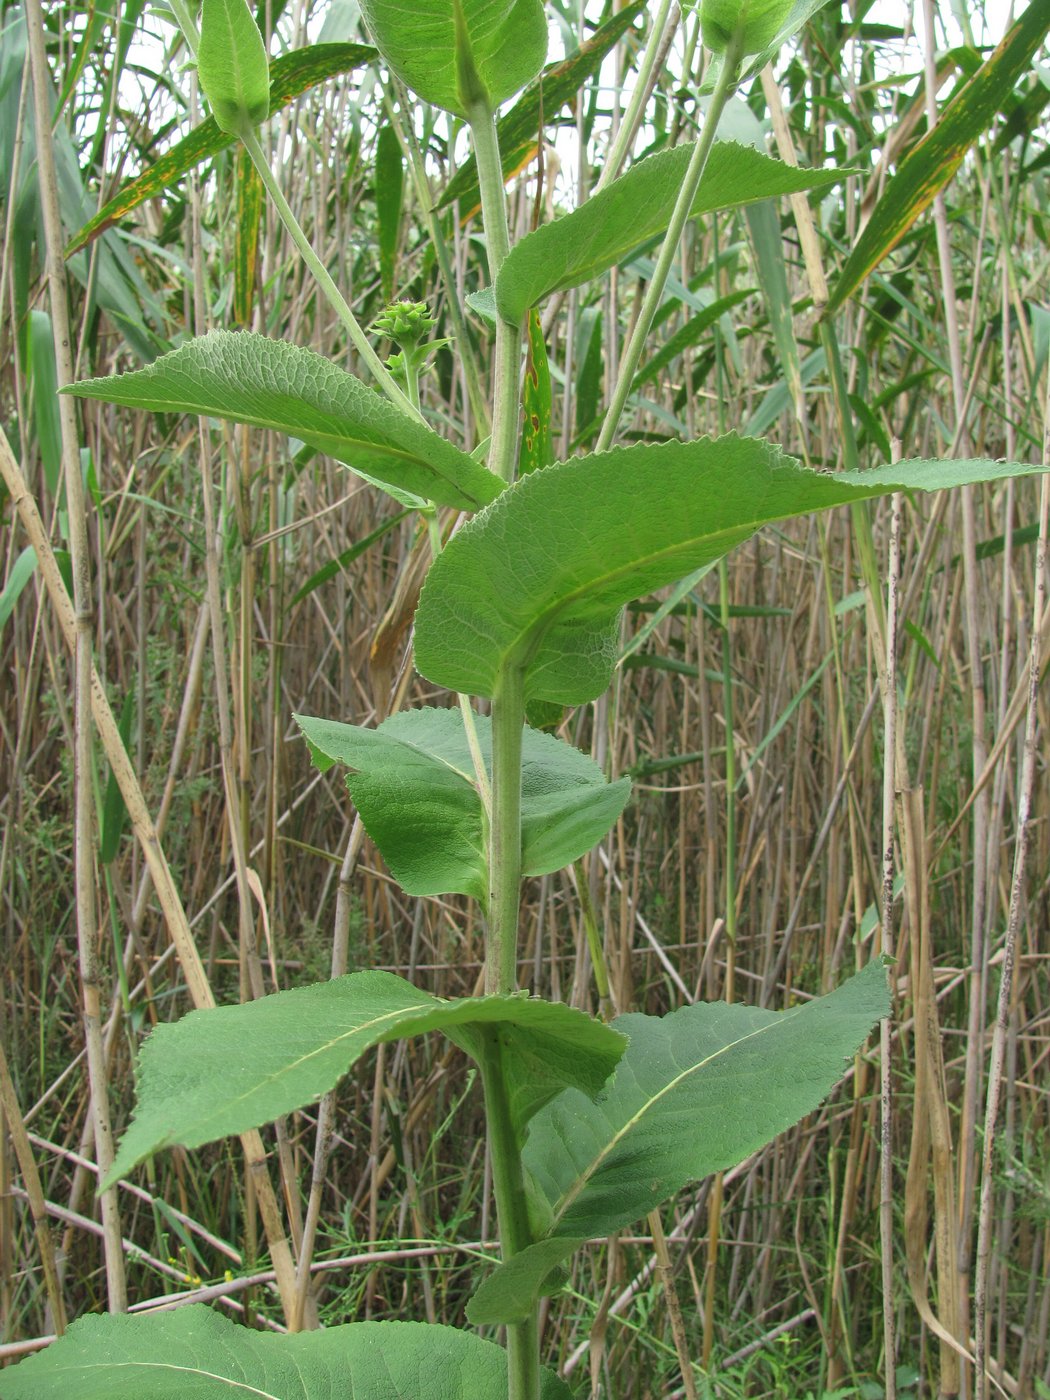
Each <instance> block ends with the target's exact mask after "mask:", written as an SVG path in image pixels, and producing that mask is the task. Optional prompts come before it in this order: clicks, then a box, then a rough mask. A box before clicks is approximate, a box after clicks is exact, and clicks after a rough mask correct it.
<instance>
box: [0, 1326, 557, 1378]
mask: <svg viewBox="0 0 1050 1400" xmlns="http://www.w3.org/2000/svg"><path fill="white" fill-rule="evenodd" d="M506 1393H507V1359H506V1352H505V1351H504V1350H503V1348H502V1347H499V1346H497V1345H496V1344H495V1342H486V1341H483V1340H482V1339H481V1338H480V1337H476V1336H474V1334H473V1333H471V1332H462V1331H460V1330H459V1329H458V1328H455V1327H441V1326H428V1325H427V1324H426V1323H421V1322H350V1323H345V1324H344V1325H343V1326H339V1327H326V1328H323V1329H321V1330H319V1331H313V1332H299V1333H295V1334H293V1335H290V1336H289V1335H281V1334H275V1333H273V1332H259V1331H256V1330H255V1329H253V1328H250V1327H242V1326H239V1325H238V1324H237V1323H235V1322H231V1321H230V1319H229V1318H226V1317H222V1316H221V1315H220V1314H219V1313H216V1312H212V1310H211V1309H210V1308H206V1307H204V1306H203V1305H202V1304H195V1305H193V1306H191V1307H186V1308H178V1309H177V1310H176V1311H174V1312H166V1313H160V1314H159V1315H157V1316H155V1317H129V1316H126V1315H124V1316H122V1315H120V1314H117V1313H110V1314H108V1315H106V1316H101V1317H100V1316H95V1315H91V1314H89V1315H88V1316H86V1317H82V1318H80V1319H78V1320H77V1321H76V1322H74V1323H73V1325H72V1326H71V1327H70V1329H69V1331H68V1332H67V1333H66V1334H65V1336H63V1337H61V1338H59V1340H58V1341H55V1342H52V1343H51V1345H50V1346H49V1347H48V1348H47V1349H46V1350H45V1351H42V1352H38V1353H37V1354H36V1355H35V1356H30V1357H28V1358H27V1359H26V1360H25V1361H23V1362H21V1364H20V1365H18V1366H14V1367H10V1368H8V1370H6V1371H5V1372H4V1397H5V1400H71V1397H73V1400H143V1397H144V1396H148V1397H149V1400H219V1397H228V1396H230V1395H235V1394H236V1395H253V1396H256V1397H262V1398H263V1400H319V1397H321V1396H347V1397H349V1396H353V1400H405V1397H406V1396H411V1397H412V1400H492V1398H493V1396H498V1395H505V1394H506ZM571 1395H572V1392H571V1391H570V1390H569V1387H568V1386H567V1385H566V1384H565V1382H564V1381H560V1380H558V1378H557V1377H556V1376H554V1375H553V1374H552V1373H551V1372H550V1371H546V1370H545V1371H544V1372H543V1374H542V1378H541V1381H540V1396H541V1400H571Z"/></svg>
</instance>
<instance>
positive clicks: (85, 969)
mask: <svg viewBox="0 0 1050 1400" xmlns="http://www.w3.org/2000/svg"><path fill="white" fill-rule="evenodd" d="M26 27H27V37H28V43H29V59H30V66H31V69H32V74H33V110H34V116H35V120H36V151H37V165H38V169H39V173H40V199H41V206H42V211H43V216H44V238H45V244H46V250H47V279H48V290H49V293H50V305H51V322H52V325H53V327H54V339H55V359H56V369H57V376H58V386H59V388H62V387H64V386H65V385H67V384H70V383H72V381H73V377H74V376H73V361H72V332H71V330H70V324H69V290H68V287H67V285H66V269H65V260H64V258H63V255H62V248H63V234H62V220H61V215H60V213H59V202H58V179H57V175H56V173H55V158H54V148H53V145H52V136H51V107H50V102H49V100H48V95H49V92H50V72H49V69H48V65H47V54H46V51H45V48H44V14H43V10H42V8H41V5H40V0H29V3H28V4H27V6H26ZM59 423H60V427H61V438H62V477H63V482H64V484H65V490H66V509H67V513H68V520H69V553H70V559H71V563H72V572H73V627H74V637H75V642H74V647H73V659H74V684H73V723H74V731H75V732H74V759H73V799H74V851H75V862H74V884H75V889H76V925H77V946H78V949H79V960H80V980H81V992H82V996H83V1017H84V1039H85V1043H86V1047H87V1065H88V1083H89V1086H90V1114H91V1118H92V1120H93V1124H94V1136H95V1155H96V1160H97V1162H98V1165H99V1171H100V1173H101V1174H102V1175H105V1173H106V1172H107V1171H108V1170H109V1168H110V1166H111V1165H112V1163H113V1129H112V1123H111V1118H110V1109H109V1085H108V1081H107V1076H106V1057H105V1050H104V1047H103V1043H102V1021H101V1014H100V1013H101V987H102V975H103V974H102V967H101V961H100V958H99V953H98V918H97V909H96V905H95V878H96V868H95V806H94V796H93V793H92V783H93V772H94V758H93V748H94V728H93V725H92V717H91V682H92V672H93V669H94V668H93V662H92V649H93V643H94V638H93V622H94V608H93V604H92V584H91V552H90V551H91V546H90V542H89V539H88V519H87V502H86V493H85V490H84V483H83V478H82V476H81V470H80V443H79V434H78V430H77V421H76V409H75V406H74V404H73V401H72V400H71V399H69V398H63V399H62V400H60V403H59ZM99 1205H100V1207H101V1211H102V1225H103V1240H104V1243H105V1260H106V1286H107V1292H108V1302H109V1310H110V1312H125V1311H126V1310H127V1284H126V1280H125V1276H124V1253H123V1249H122V1246H121V1227H120V1212H119V1208H118V1204H117V1196H116V1192H115V1191H114V1190H113V1189H112V1188H110V1189H109V1190H108V1191H104V1192H102V1194H101V1196H100V1198H99Z"/></svg>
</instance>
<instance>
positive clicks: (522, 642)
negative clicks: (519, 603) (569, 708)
mask: <svg viewBox="0 0 1050 1400" xmlns="http://www.w3.org/2000/svg"><path fill="white" fill-rule="evenodd" d="M766 523H767V522H766V521H765V520H762V521H759V522H758V523H757V524H747V525H743V526H734V527H733V528H732V529H727V530H716V531H715V532H714V533H713V534H702V535H693V536H690V538H689V539H688V540H680V541H679V542H678V543H677V544H674V545H670V546H668V547H667V548H666V549H660V550H656V551H654V552H652V553H647V554H643V555H637V556H635V557H634V558H633V559H631V560H629V561H628V562H627V563H625V564H623V565H621V566H620V567H619V568H617V569H610V570H609V571H608V572H607V573H605V574H601V575H599V576H598V577H597V578H593V577H592V578H591V579H589V580H588V581H587V582H586V583H582V584H580V585H579V586H578V587H577V588H574V589H573V590H572V591H571V592H570V593H565V594H563V595H562V596H561V597H560V598H558V599H556V600H555V601H554V602H553V603H551V604H549V606H547V607H546V608H544V610H543V611H542V612H541V613H540V614H539V615H538V617H537V618H536V620H535V622H533V623H531V624H530V625H529V626H528V627H525V628H523V629H522V631H521V632H520V633H519V634H518V636H517V637H516V638H515V640H514V641H513V642H511V643H510V645H509V646H507V647H506V648H505V649H504V651H503V654H502V657H501V659H500V661H498V662H497V664H496V668H495V674H496V676H497V677H498V676H499V675H500V674H501V673H502V672H503V671H504V670H505V669H510V668H511V667H514V666H518V667H520V669H521V670H522V671H523V672H524V671H527V670H528V667H529V664H530V663H531V662H532V660H533V659H534V658H535V655H536V652H537V651H538V650H539V648H540V646H541V645H542V643H543V639H544V637H545V635H546V634H547V633H548V632H549V631H550V630H551V628H552V627H553V626H554V624H555V622H557V620H558V618H559V616H560V615H561V614H562V613H563V612H565V611H566V610H567V609H569V608H570V607H571V606H572V604H573V603H576V602H579V601H580V600H582V599H584V598H586V597H587V595H588V594H589V593H595V592H597V591H598V590H599V589H604V588H607V587H609V586H610V585H612V584H615V583H617V582H618V581H619V580H620V579H623V578H627V577H629V575H630V574H631V572H632V571H633V570H635V569H637V568H638V567H639V566H640V565H641V564H649V563H654V562H657V561H658V560H660V559H663V558H670V557H671V556H672V555H674V554H677V553H678V552H679V551H680V550H683V549H688V548H689V547H690V546H691V545H694V544H699V543H700V542H701V541H702V540H711V541H712V542H713V541H716V540H718V539H721V538H725V539H731V540H732V543H731V544H730V545H729V548H734V547H735V546H736V545H738V544H744V543H745V542H746V541H747V540H748V539H749V538H750V537H751V536H752V535H753V534H754V533H755V531H756V530H759V529H761V528H762V525H764V524H766ZM742 531H743V532H744V533H741V532H742ZM715 557H716V558H717V557H718V556H717V555H716V556H715ZM655 586H657V587H659V586H660V585H655ZM628 601H629V600H628ZM619 606H623V604H620V605H619ZM516 653H520V659H519V658H518V656H516Z"/></svg>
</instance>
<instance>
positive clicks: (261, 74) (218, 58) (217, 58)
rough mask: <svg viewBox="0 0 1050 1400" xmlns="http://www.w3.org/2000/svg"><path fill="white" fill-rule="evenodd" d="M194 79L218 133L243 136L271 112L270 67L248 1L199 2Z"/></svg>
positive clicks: (205, 0)
mask: <svg viewBox="0 0 1050 1400" xmlns="http://www.w3.org/2000/svg"><path fill="white" fill-rule="evenodd" d="M197 77H198V78H199V79H200V85H201V88H202V90H203V92H204V95H205V97H206V98H207V99H208V105H209V106H210V107H211V110H212V116H213V117H214V118H215V121H216V124H217V125H218V127H219V130H220V131H226V132H229V133H230V135H231V136H242V135H245V134H247V133H248V132H250V131H253V130H254V129H255V128H256V127H257V126H258V125H259V123H260V122H263V121H265V120H266V118H267V117H268V116H269V115H270V65H269V62H268V60H267V57H266V45H265V44H264V43H263V36H262V33H261V31H260V29H259V26H258V25H257V24H256V23H255V16H254V15H253V14H252V12H251V10H250V9H249V7H248V0H204V4H203V7H202V10H201V37H200V45H199V47H198V49H197Z"/></svg>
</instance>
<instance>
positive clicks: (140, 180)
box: [66, 44, 376, 257]
mask: <svg viewBox="0 0 1050 1400" xmlns="http://www.w3.org/2000/svg"><path fill="white" fill-rule="evenodd" d="M375 56H376V51H375V49H374V48H372V46H371V45H370V44H313V45H312V46H311V47H310V48H308V49H297V50H296V51H295V52H294V53H286V54H281V55H280V57H279V58H275V59H274V60H273V62H272V63H271V64H270V97H269V101H270V108H269V115H270V116H271V117H272V116H273V115H274V113H275V112H279V111H280V110H281V108H282V107H287V106H288V104H289V103H290V102H292V101H294V99H295V98H297V97H300V96H301V95H302V94H303V93H304V92H308V91H309V90H310V89H311V88H312V87H316V86H317V84H318V83H322V82H325V81H326V80H328V79H331V78H333V77H336V76H338V75H340V74H342V73H352V72H353V71H354V70H355V69H357V68H361V67H363V66H364V65H365V64H366V63H369V62H371V60H373V59H374V58H375ZM236 139H237V138H236V137H235V136H233V135H232V134H231V133H230V132H227V131H222V130H221V129H220V128H219V124H218V122H216V120H215V118H214V117H207V118H205V120H204V121H202V122H201V123H200V124H199V126H195V127H194V128H193V130H192V131H191V132H190V133H189V135H188V136H184V137H183V138H182V140H181V141H177V142H176V143H175V145H174V146H172V148H171V150H169V151H165V152H164V154H163V155H162V156H159V157H158V158H157V159H156V160H154V161H151V162H150V164H149V166H148V167H147V169H145V170H144V171H143V172H142V174H141V175H136V176H135V177H134V178H133V179H131V180H128V181H127V183H126V184H124V185H123V186H122V187H121V188H120V190H119V191H118V192H117V194H115V195H114V196H113V198H112V199H110V200H108V201H107V202H106V203H105V204H104V205H103V206H102V208H101V209H100V210H99V211H98V213H97V214H94V215H93V216H92V217H91V218H90V219H88V221H87V223H85V224H84V225H83V227H81V228H80V229H78V231H77V232H76V233H75V234H74V235H73V237H72V238H71V239H70V241H69V245H68V246H67V248H66V256H67V257H70V256H72V254H73V253H76V252H78V251H79V250H80V249H81V248H83V247H85V246H86V245H87V244H88V243H90V242H92V241H93V240H94V239H96V238H97V237H98V236H99V234H101V233H104V232H105V230H106V229H108V228H110V227H111V226H112V225H113V224H115V223H116V222H117V221H118V220H119V219H123V218H124V217H125V216H126V215H128V214H130V213H131V211H132V210H133V209H137V208H138V206H139V205H140V204H143V203H144V202H145V201H146V200H147V199H154V198H156V196H157V195H159V194H163V192H164V191H165V190H170V189H172V188H173V186H175V185H177V184H178V182H179V181H180V180H181V179H182V177H183V176H184V175H186V174H188V173H189V172H190V171H191V170H193V169H194V168H195V167H196V166H198V165H200V164H201V163H202V162H203V161H206V160H210V159H211V158H212V157H213V156H216V155H218V154H219V152H220V151H223V150H225V149H226V147H227V146H229V145H231V143H232V142H233V141H235V140H236Z"/></svg>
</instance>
